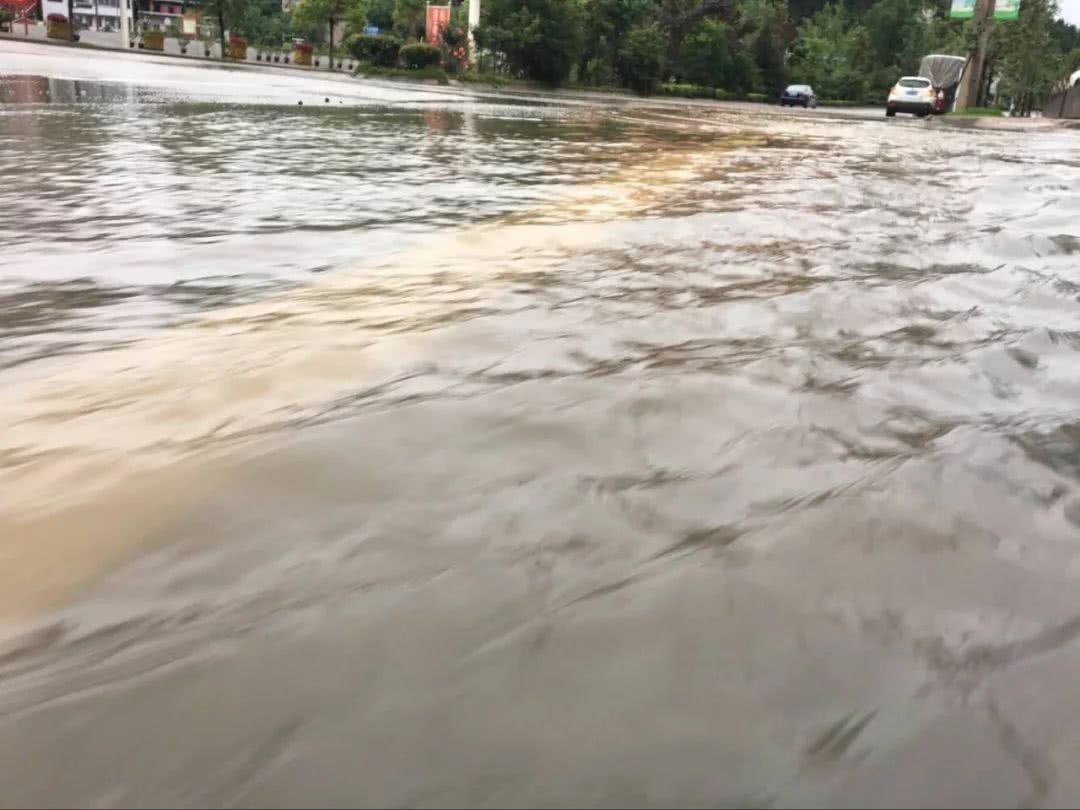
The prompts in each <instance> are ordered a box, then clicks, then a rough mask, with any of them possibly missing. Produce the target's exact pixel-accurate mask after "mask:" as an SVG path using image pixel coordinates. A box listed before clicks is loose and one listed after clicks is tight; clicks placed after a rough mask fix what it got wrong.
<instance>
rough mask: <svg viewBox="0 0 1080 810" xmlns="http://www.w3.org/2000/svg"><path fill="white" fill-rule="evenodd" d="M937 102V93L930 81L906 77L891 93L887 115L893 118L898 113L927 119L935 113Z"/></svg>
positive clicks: (887, 104) (895, 85) (886, 110)
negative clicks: (935, 103)
mask: <svg viewBox="0 0 1080 810" xmlns="http://www.w3.org/2000/svg"><path fill="white" fill-rule="evenodd" d="M936 100H937V91H935V90H934V86H933V85H932V84H931V83H930V80H929V79H924V78H923V77H922V76H904V77H903V78H902V79H900V81H898V82H897V83H896V84H894V85H893V88H892V90H890V91H889V101H888V103H886V105H885V115H887V116H889V117H890V118H892V117H893V116H894V115H896V114H897V113H898V112H905V113H912V114H913V115H918V116H919V117H925V116H927V115H930V113H932V112H933V111H934V102H935V101H936Z"/></svg>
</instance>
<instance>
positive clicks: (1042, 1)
mask: <svg viewBox="0 0 1080 810" xmlns="http://www.w3.org/2000/svg"><path fill="white" fill-rule="evenodd" d="M1056 13H1057V6H1056V4H1055V3H1054V2H1053V0H1024V2H1023V3H1021V4H1020V18H1019V19H1018V20H1016V21H1014V22H1010V23H1003V24H1002V26H1001V30H1000V37H999V38H998V47H999V49H1000V52H1001V55H1002V58H1001V60H1000V61H1001V63H1002V65H1001V66H1002V79H1001V83H1000V87H999V94H1002V95H1003V96H1004V97H1005V98H1012V99H1013V101H1014V102H1015V104H1016V106H1017V108H1018V110H1019V111H1020V113H1021V114H1023V115H1027V114H1028V113H1030V111H1031V110H1032V109H1033V108H1034V107H1036V106H1037V105H1039V104H1040V103H1041V101H1042V100H1043V99H1044V98H1045V97H1046V96H1047V95H1048V94H1049V93H1050V91H1051V89H1052V88H1053V85H1054V84H1055V83H1056V82H1057V81H1059V80H1060V79H1062V78H1064V75H1063V74H1064V72H1065V69H1064V61H1065V60H1064V57H1063V56H1062V55H1061V54H1060V53H1058V54H1056V55H1055V50H1056V49H1055V48H1054V44H1055V43H1054V39H1053V35H1052V24H1053V21H1054V17H1055V16H1056ZM1048 55H1049V57H1050V58H1048Z"/></svg>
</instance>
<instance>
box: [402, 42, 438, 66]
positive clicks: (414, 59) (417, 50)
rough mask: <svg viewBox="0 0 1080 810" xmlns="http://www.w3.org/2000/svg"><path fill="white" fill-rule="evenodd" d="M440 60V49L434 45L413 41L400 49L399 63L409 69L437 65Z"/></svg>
mask: <svg viewBox="0 0 1080 810" xmlns="http://www.w3.org/2000/svg"><path fill="white" fill-rule="evenodd" d="M441 61H442V51H440V50H439V49H438V48H436V47H435V46H434V45H427V44H426V43H423V42H413V43H410V44H408V45H406V46H404V47H403V48H402V49H401V64H402V65H404V66H405V67H407V68H409V69H410V70H423V69H424V68H432V67H437V66H438V64H439V63H440V62H441Z"/></svg>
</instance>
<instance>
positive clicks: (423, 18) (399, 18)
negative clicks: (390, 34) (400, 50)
mask: <svg viewBox="0 0 1080 810" xmlns="http://www.w3.org/2000/svg"><path fill="white" fill-rule="evenodd" d="M393 18H394V30H395V31H397V33H398V36H400V37H401V38H402V39H404V40H405V41H409V40H414V39H423V38H424V28H425V27H426V25H427V2H426V0H396V2H395V3H394V14H393Z"/></svg>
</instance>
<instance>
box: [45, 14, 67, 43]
mask: <svg viewBox="0 0 1080 810" xmlns="http://www.w3.org/2000/svg"><path fill="white" fill-rule="evenodd" d="M45 36H47V37H48V38H49V39H71V24H70V23H69V22H68V20H67V17H64V16H62V15H60V14H50V15H49V17H48V19H47V20H46V22H45Z"/></svg>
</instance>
